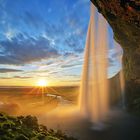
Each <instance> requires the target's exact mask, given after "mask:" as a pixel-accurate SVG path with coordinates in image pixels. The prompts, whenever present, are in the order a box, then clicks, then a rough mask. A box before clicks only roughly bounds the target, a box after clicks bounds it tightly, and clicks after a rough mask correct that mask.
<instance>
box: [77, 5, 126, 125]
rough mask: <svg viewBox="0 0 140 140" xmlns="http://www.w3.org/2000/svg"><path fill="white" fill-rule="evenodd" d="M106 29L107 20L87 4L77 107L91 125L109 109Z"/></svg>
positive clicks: (105, 114)
mask: <svg viewBox="0 0 140 140" xmlns="http://www.w3.org/2000/svg"><path fill="white" fill-rule="evenodd" d="M107 29H108V23H107V21H106V20H105V19H104V17H103V16H102V15H101V14H99V13H98V12H97V9H96V8H95V6H94V5H93V4H92V3H91V15H90V22H89V26H88V32H87V38H86V46H85V56H84V64H83V73H82V80H81V81H82V82H81V88H80V98H79V106H80V110H81V112H82V114H83V116H84V117H86V118H88V119H89V120H90V121H91V122H92V123H95V124H99V123H100V122H101V121H102V120H103V119H104V118H105V117H106V116H107V114H108V112H109V109H110V106H109V84H108V78H107V69H108V39H109V38H108V30H107ZM120 86H121V87H120V88H121V90H122V91H123V90H124V81H123V73H122V72H121V73H120ZM122 95H124V94H122ZM123 104H124V101H123Z"/></svg>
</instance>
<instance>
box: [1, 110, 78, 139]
mask: <svg viewBox="0 0 140 140" xmlns="http://www.w3.org/2000/svg"><path fill="white" fill-rule="evenodd" d="M0 140H76V139H75V138H73V137H68V136H67V135H66V134H64V133H63V132H62V131H60V130H53V129H50V130H48V129H47V127H46V126H43V125H39V124H38V120H37V118H36V117H34V116H30V115H29V116H25V117H24V116H19V117H13V116H8V115H6V114H3V113H0Z"/></svg>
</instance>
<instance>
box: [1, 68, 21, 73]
mask: <svg viewBox="0 0 140 140" xmlns="http://www.w3.org/2000/svg"><path fill="white" fill-rule="evenodd" d="M22 71H23V70H17V69H8V68H0V73H8V72H22Z"/></svg>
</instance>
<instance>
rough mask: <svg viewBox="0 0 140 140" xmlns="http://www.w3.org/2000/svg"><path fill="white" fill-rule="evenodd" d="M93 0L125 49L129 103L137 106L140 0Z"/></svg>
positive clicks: (125, 70)
mask: <svg viewBox="0 0 140 140" xmlns="http://www.w3.org/2000/svg"><path fill="white" fill-rule="evenodd" d="M91 1H92V2H93V4H94V5H95V6H96V7H97V9H98V11H99V12H100V13H102V15H103V16H104V17H105V18H106V19H107V21H108V22H109V24H110V25H111V27H112V29H113V31H114V35H115V37H114V38H115V40H116V41H117V42H118V43H119V44H120V45H121V46H122V48H123V50H124V56H123V65H124V73H125V79H126V93H127V95H128V94H129V96H128V102H129V104H128V105H129V106H131V107H132V106H134V108H135V107H136V105H135V102H136V100H137V99H139V103H140V0H91ZM132 108H133V107H132ZM139 109H140V106H139Z"/></svg>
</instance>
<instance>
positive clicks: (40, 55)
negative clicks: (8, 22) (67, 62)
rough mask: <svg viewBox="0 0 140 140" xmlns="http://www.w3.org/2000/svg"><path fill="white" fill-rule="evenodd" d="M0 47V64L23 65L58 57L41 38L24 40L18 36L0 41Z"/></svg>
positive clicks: (49, 43) (53, 49) (56, 52)
mask: <svg viewBox="0 0 140 140" xmlns="http://www.w3.org/2000/svg"><path fill="white" fill-rule="evenodd" d="M0 46H1V50H2V51H1V52H0V64H14V65H23V64H27V63H32V62H36V61H41V60H42V59H49V58H53V57H57V56H58V51H57V49H55V48H53V47H52V46H51V42H50V40H48V39H46V38H44V37H41V36H40V37H38V38H32V37H29V38H28V39H26V38H24V37H23V36H21V35H20V36H16V37H15V38H12V39H11V40H4V41H1V42H0Z"/></svg>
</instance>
